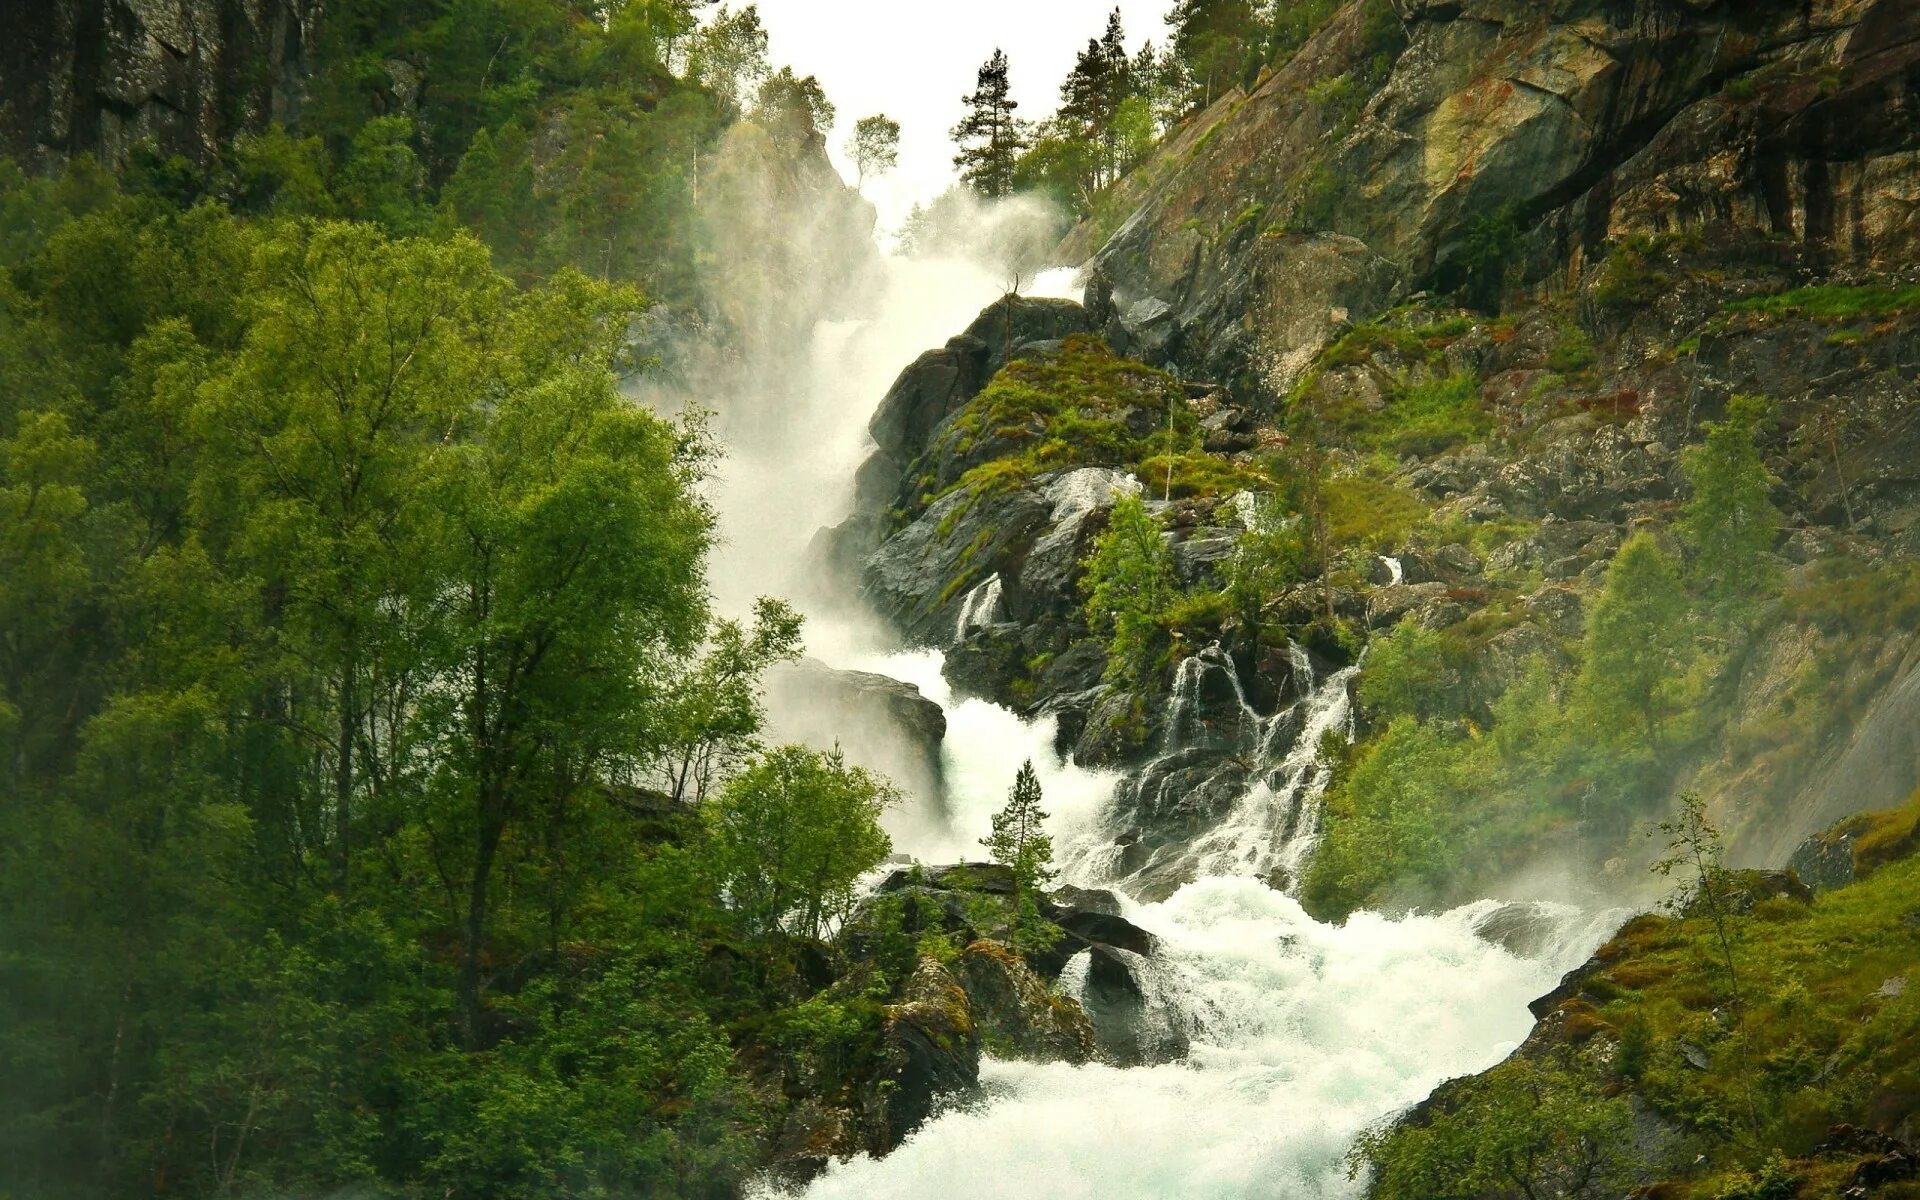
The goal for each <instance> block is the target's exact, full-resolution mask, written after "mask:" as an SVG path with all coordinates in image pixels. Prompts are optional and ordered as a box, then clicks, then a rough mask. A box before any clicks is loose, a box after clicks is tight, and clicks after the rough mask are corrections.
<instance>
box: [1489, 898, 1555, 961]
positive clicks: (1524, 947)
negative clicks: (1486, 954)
mask: <svg viewBox="0 0 1920 1200" xmlns="http://www.w3.org/2000/svg"><path fill="white" fill-rule="evenodd" d="M1560 928H1561V918H1560V915H1559V912H1558V910H1556V909H1555V908H1554V907H1553V906H1552V905H1548V904H1541V903H1539V902H1537V901H1527V900H1523V901H1514V902H1511V903H1507V904H1502V905H1500V906H1499V907H1497V908H1494V909H1491V910H1489V911H1488V912H1487V914H1486V915H1485V916H1483V917H1481V918H1480V919H1479V920H1478V921H1476V922H1474V926H1473V932H1474V933H1475V934H1477V935H1479V936H1480V937H1482V938H1484V939H1486V940H1487V941H1489V942H1492V943H1493V944H1494V945H1496V946H1499V947H1500V948H1501V949H1503V950H1506V951H1507V952H1508V953H1510V954H1513V955H1515V956H1516V957H1519V958H1537V957H1539V956H1540V955H1542V954H1544V953H1546V952H1547V951H1549V950H1551V949H1553V948H1554V946H1555V944H1556V942H1557V941H1558V939H1559V936H1560Z"/></svg>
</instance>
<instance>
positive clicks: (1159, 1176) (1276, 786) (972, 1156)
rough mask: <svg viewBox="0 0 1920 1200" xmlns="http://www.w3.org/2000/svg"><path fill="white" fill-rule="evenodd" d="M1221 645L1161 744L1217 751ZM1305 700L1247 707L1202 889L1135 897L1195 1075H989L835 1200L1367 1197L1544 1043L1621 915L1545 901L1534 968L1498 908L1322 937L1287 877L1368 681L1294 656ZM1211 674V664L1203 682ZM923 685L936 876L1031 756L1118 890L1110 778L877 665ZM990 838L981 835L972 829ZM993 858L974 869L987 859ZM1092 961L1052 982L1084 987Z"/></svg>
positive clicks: (1088, 861) (1064, 1071)
mask: <svg viewBox="0 0 1920 1200" xmlns="http://www.w3.org/2000/svg"><path fill="white" fill-rule="evenodd" d="M1209 653H1212V654H1214V655H1216V656H1217V657H1216V658H1215V660H1214V665H1217V663H1218V661H1219V660H1220V659H1224V658H1225V656H1224V655H1219V654H1218V651H1217V648H1214V647H1210V648H1209V650H1208V651H1203V652H1202V654H1200V655H1195V656H1192V658H1190V659H1189V660H1187V662H1186V663H1183V664H1182V665H1181V667H1180V668H1179V670H1178V672H1177V675H1176V687H1175V688H1174V692H1173V695H1172V697H1171V699H1170V701H1169V705H1170V707H1169V711H1168V714H1167V721H1166V727H1167V728H1168V729H1170V730H1172V731H1175V732H1174V733H1173V735H1172V737H1171V738H1170V744H1171V743H1173V742H1177V741H1178V740H1180V739H1182V738H1199V737H1206V736H1217V735H1218V731H1217V730H1216V729H1209V728H1208V727H1206V726H1205V725H1203V724H1202V723H1201V722H1200V721H1199V720H1198V714H1199V711H1200V705H1201V696H1200V694H1199V689H1200V686H1201V683H1202V678H1201V675H1202V671H1203V669H1204V668H1206V667H1207V666H1208V663H1207V661H1206V660H1207V656H1208V655H1209ZM1289 660H1290V663H1291V666H1292V672H1293V675H1294V684H1293V689H1294V690H1293V694H1294V695H1295V697H1296V699H1295V700H1294V701H1293V702H1292V703H1291V704H1289V705H1286V706H1284V707H1283V708H1282V709H1281V710H1280V711H1279V712H1277V713H1275V714H1274V715H1272V716H1270V717H1264V718H1263V717H1261V716H1260V715H1259V714H1258V713H1256V712H1255V711H1254V710H1253V708H1252V706H1251V705H1249V704H1247V701H1246V697H1245V694H1244V692H1241V691H1238V690H1237V689H1238V681H1237V678H1236V680H1235V688H1236V692H1235V696H1236V699H1237V701H1238V703H1239V705H1240V706H1241V707H1242V709H1243V710H1244V712H1243V714H1242V718H1241V719H1242V720H1243V721H1244V722H1245V723H1246V728H1245V729H1243V730H1240V731H1238V732H1236V733H1235V734H1234V736H1236V737H1248V738H1251V739H1252V740H1253V741H1254V745H1255V746H1256V750H1255V754H1256V756H1257V757H1259V758H1260V759H1261V760H1262V761H1261V763H1260V764H1258V767H1259V769H1258V770H1256V772H1255V778H1254V782H1253V784H1252V786H1251V787H1249V788H1248V789H1247V790H1246V791H1245V792H1244V794H1243V795H1242V796H1241V797H1240V799H1239V800H1238V802H1237V803H1236V804H1235V805H1234V806H1233V807H1232V808H1231V809H1230V810H1229V812H1228V813H1227V815H1226V816H1225V818H1224V819H1222V820H1220V821H1219V822H1217V824H1216V825H1215V826H1214V827H1213V828H1212V830H1211V831H1210V832H1208V833H1206V834H1204V835H1203V836H1201V837H1200V838H1199V839H1197V840H1196V841H1195V843H1194V844H1193V846H1192V848H1191V851H1190V853H1191V856H1192V860H1193V865H1194V871H1195V875H1196V877H1195V878H1194V879H1193V881H1192V882H1190V883H1187V884H1186V885H1185V886H1183V887H1180V888H1179V889H1178V890H1177V891H1175V892H1174V893H1173V894H1172V895H1171V896H1169V897H1168V898H1167V899H1166V900H1164V901H1161V902H1159V903H1139V902H1137V901H1134V900H1132V899H1131V898H1129V897H1127V896H1126V895H1125V894H1124V893H1123V894H1122V896H1121V902H1122V905H1123V909H1124V915H1125V916H1126V917H1127V918H1128V919H1129V920H1131V921H1133V922H1134V923H1135V924H1137V925H1139V926H1141V927H1142V928H1144V929H1146V930H1148V931H1149V932H1151V933H1153V934H1154V935H1155V936H1156V938H1157V939H1158V941H1159V947H1160V949H1159V951H1158V953H1157V955H1156V956H1155V958H1154V959H1153V960H1151V961H1150V962H1149V961H1141V962H1137V963H1134V964H1133V965H1134V966H1135V967H1136V974H1137V977H1138V978H1139V979H1140V981H1141V983H1142V985H1143V991H1144V992H1145V993H1146V1002H1147V1014H1146V1019H1147V1020H1148V1021H1149V1022H1159V1023H1162V1024H1165V1025H1167V1026H1169V1027H1177V1028H1178V1030H1179V1031H1180V1033H1181V1035H1182V1040H1183V1042H1184V1043H1185V1044H1186V1045H1187V1046H1188V1047H1189V1050H1188V1052H1187V1054H1186V1055H1185V1057H1184V1058H1182V1059H1180V1060H1179V1061H1174V1062H1166V1063H1161V1064H1159V1065H1154V1066H1142V1067H1132V1068H1126V1069H1122V1068H1117V1067H1111V1066H1105V1065H1099V1064H1094V1065H1088V1066H1080V1067H1075V1066H1069V1065H1065V1064H1060V1063H1027V1062H1012V1061H1002V1060H994V1059H988V1060H987V1061H985V1062H984V1063H983V1064H982V1068H981V1081H982V1085H983V1094H982V1095H981V1096H980V1097H978V1098H976V1099H974V1100H972V1101H970V1102H966V1103H961V1104H957V1105H955V1106H954V1107H953V1108H951V1109H949V1110H948V1111H947V1112H945V1113H944V1114H942V1115H940V1116H938V1117H936V1118H935V1119H934V1120H932V1121H931V1122H929V1123H928V1124H927V1125H926V1126H925V1127H923V1128H922V1129H921V1130H919V1131H918V1132H917V1133H916V1134H914V1135H913V1136H912V1137H910V1138H909V1139H908V1140H907V1142H906V1143H905V1144H904V1145H902V1146H901V1147H900V1148H899V1149H897V1150H896V1151H894V1153H892V1154H891V1155H889V1156H887V1157H886V1158H884V1159H878V1160H875V1159H870V1158H857V1159H854V1160H851V1161H849V1162H846V1163H840V1164H836V1165H834V1166H833V1167H831V1168H829V1170H828V1171H827V1172H826V1173H825V1174H824V1175H823V1176H821V1177H820V1178H819V1179H817V1180H815V1181H814V1183H813V1184H812V1185H811V1186H810V1187H809V1188H807V1189H806V1191H805V1192H804V1195H805V1196H807V1197H812V1198H817V1200H839V1198H855V1197H857V1198H860V1200H892V1198H898V1200H913V1198H917V1197H928V1198H931V1197H941V1196H977V1197H1028V1196H1045V1197H1048V1198H1049V1200H1081V1198H1084V1200H1164V1198H1166V1197H1204V1198H1236V1200H1239V1198H1245V1200H1253V1198H1255V1197H1261V1198H1284V1200H1295V1198H1322V1197H1327V1198H1331V1197H1352V1196H1358V1195H1360V1194H1361V1193H1362V1192H1363V1190H1364V1184H1363V1181H1359V1180H1356V1179H1354V1178H1352V1177H1351V1173H1350V1171H1349V1169H1348V1164H1347V1153H1348V1150H1349V1148H1350V1147H1351V1146H1352V1144H1353V1142H1354V1139H1355V1138H1356V1137H1357V1136H1358V1135H1359V1133H1360V1132H1361V1131H1362V1130H1364V1129H1365V1128H1367V1127H1368V1126H1369V1125H1371V1124H1373V1123H1375V1122H1377V1121H1380V1120H1382V1119H1385V1118H1387V1117H1389V1116H1390V1115H1392V1114H1393V1113H1395V1112H1397V1111H1399V1110H1401V1109H1403V1108H1405V1107H1406V1106H1408V1105H1410V1104H1412V1103H1414V1102H1416V1101H1418V1100H1419V1099H1421V1098H1422V1097H1424V1096H1425V1095H1426V1094H1427V1093H1428V1092H1429V1091H1431V1090H1432V1089H1433V1087H1434V1086H1436V1085H1437V1084H1439V1083H1440V1082H1442V1081H1444V1080H1446V1079H1449V1078H1452V1077H1454V1076H1457V1075H1461V1074H1465V1073H1469V1072H1472V1071H1477V1070H1481V1069H1484V1068H1485V1067H1487V1066H1489V1065H1491V1064H1492V1063H1494V1062H1496V1061H1498V1060H1499V1059H1500V1058H1502V1057H1504V1056H1505V1055H1506V1054H1507V1053H1509V1052H1510V1051H1511V1050H1512V1049H1513V1048H1514V1047H1515V1046H1516V1045H1517V1044H1518V1042H1519V1041H1520V1039H1521V1038H1523V1037H1524V1036H1525V1035H1526V1033H1527V1031H1528V1030H1529V1028H1530V1027H1531V1023H1532V1018H1531V1016H1530V1015H1529V1014H1528V1012H1527V1009H1526V1004H1527V1002H1528V1001H1529V1000H1531V999H1533V998H1534V997H1535V996H1538V995H1540V994H1542V993H1543V992H1545V991H1546V990H1547V989H1549V988H1550V987H1551V986H1552V985H1553V984H1554V982H1556V981H1557V980H1558V979H1559V977H1560V976H1561V975H1562V974H1564V973H1565V972H1566V971H1567V970H1568V969H1570V968H1571V967H1572V966H1574V965H1576V964H1577V963H1579V962H1580V961H1581V960H1582V959H1584V957H1585V956H1586V955H1587V953H1588V952H1589V951H1590V950H1591V948H1592V946H1594V945H1595V944H1597V943H1598V942H1599V940H1600V939H1601V938H1602V937H1603V936H1604V934H1605V932H1606V931H1607V930H1608V929H1610V928H1611V927H1612V925H1613V923H1614V921H1615V918H1616V914H1612V913H1592V912H1586V911H1583V910H1580V909H1577V908H1574V907H1571V906H1565V905H1535V906H1534V907H1533V910H1532V912H1533V917H1534V920H1535V921H1536V922H1537V923H1538V924H1539V925H1541V926H1543V927H1544V931H1545V936H1544V937H1541V938H1538V939H1537V942H1538V944H1540V945H1544V946H1546V947H1548V949H1546V950H1544V951H1542V952H1540V953H1538V954H1537V955H1533V956H1527V955H1523V954H1518V953H1515V952H1513V951H1510V950H1508V949H1505V948H1503V947H1501V946H1499V945H1496V944H1494V943H1493V942H1492V941H1490V940H1488V939H1486V938H1484V937H1482V936H1480V934H1479V933H1478V932H1477V930H1478V927H1479V926H1480V924H1481V923H1482V922H1484V921H1485V920H1486V919H1487V918H1488V917H1489V916H1490V915H1491V914H1492V913H1493V912H1495V911H1497V910H1499V909H1501V907H1502V906H1501V905H1500V904H1499V903H1498V902H1495V901H1491V900H1487V901H1481V902H1479V903H1477V904H1472V905H1467V906H1465V907H1462V908H1458V909H1455V910H1453V911H1451V912H1447V913H1441V914H1413V915H1409V916H1405V917H1401V918H1397V919H1395V918H1389V917H1385V916H1381V915H1378V914H1374V913H1367V912H1362V913H1356V914H1354V915H1353V916H1352V917H1351V918H1349V919H1348V921H1347V922H1346V923H1345V924H1343V925H1339V926H1333V925H1325V924H1321V923H1319V922H1317V921H1315V920H1314V919H1313V918H1311V917H1310V916H1308V915H1307V913H1306V912H1305V911H1304V910H1303V909H1302V908H1301V906H1300V904H1299V902H1298V901H1297V900H1295V899H1294V898H1293V897H1292V896H1290V895H1288V894H1287V893H1286V891H1283V890H1279V889H1276V888H1275V887H1273V886H1270V884H1269V882H1268V881H1269V880H1272V879H1275V878H1283V879H1286V880H1289V881H1290V880H1294V879H1297V878H1298V873H1299V869H1300V867H1301V866H1302V865H1303V864H1304V863H1305V861H1306V859H1307V857H1308V856H1309V855H1310V854H1311V851H1312V847H1313V845H1314V843H1315V841H1316V840H1317V838H1318V836H1319V817H1318V809H1319V805H1318V803H1317V801H1318V799H1319V796H1320V793H1321V791H1322V790H1324V788H1325V786H1326V782H1327V769H1326V766H1325V764H1324V763H1322V762H1321V761H1320V758H1319V752H1318V751H1319V746H1320V742H1321V738H1322V737H1323V736H1324V735H1325V734H1326V732H1327V731H1329V730H1340V731H1342V732H1348V733H1350V720H1351V715H1350V702H1349V700H1348V694H1349V686H1350V684H1351V681H1352V678H1353V675H1354V673H1355V671H1356V670H1357V668H1356V667H1347V668H1344V669H1342V670H1338V671H1334V672H1330V673H1328V674H1326V675H1325V677H1324V678H1322V677H1320V676H1318V675H1317V673H1316V672H1315V671H1314V668H1313V664H1312V661H1311V660H1310V659H1309V658H1308V656H1307V654H1306V652H1305V651H1304V650H1302V649H1301V648H1299V647H1298V646H1293V647H1290V650H1289ZM1189 663H1192V664H1194V665H1192V666H1189V665H1188V664H1189ZM865 665H867V666H869V667H872V668H873V669H879V670H886V671H889V672H891V673H893V674H895V675H897V676H899V677H902V678H908V679H911V680H913V681H914V682H916V683H918V684H919V685H920V686H921V687H922V688H923V690H926V691H927V692H928V694H930V695H932V696H934V697H935V698H936V699H938V700H940V701H941V702H942V703H943V704H947V705H948V706H949V707H948V720H949V734H948V739H947V747H946V751H945V756H946V764H945V765H946V769H947V771H948V774H949V779H950V781H951V783H952V785H953V787H954V790H955V794H956V796H957V798H958V802H957V803H956V805H955V824H956V826H959V827H960V828H959V829H957V830H956V838H955V844H952V845H947V846H941V847H925V848H922V847H908V849H910V850H913V851H915V852H916V853H919V854H921V855H922V857H927V858H929V860H934V859H939V858H942V857H945V858H949V859H950V858H951V857H953V856H954V855H953V852H954V851H955V850H959V851H961V853H963V854H964V853H966V846H967V839H965V838H964V836H963V834H964V832H966V831H967V830H968V829H969V828H970V826H971V825H977V826H978V827H979V829H980V830H984V829H985V827H986V817H987V815H988V814H990V813H991V812H992V811H993V809H994V808H995V807H997V805H998V804H999V802H1000V800H1001V798H1002V797H1004V795H1005V789H1006V787H1007V784H1008V781H1010V779H1011V778H1012V774H1013V770H1014V768H1015V767H1016V766H1017V765H1018V762H1019V759H1020V758H1021V757H1023V756H1032V757H1034V758H1035V760H1036V766H1037V767H1038V768H1039V770H1040V773H1041V778H1042V784H1043V787H1044V788H1045V789H1046V791H1047V794H1048V802H1049V807H1050V808H1051V809H1052V810H1053V814H1054V820H1053V827H1054V833H1055V838H1056V843H1057V845H1059V846H1060V847H1061V848H1062V849H1063V854H1062V858H1063V860H1064V861H1066V862H1067V863H1068V864H1069V866H1068V871H1067V875H1068V879H1069V881H1070V882H1073V883H1076V884H1080V885H1082V886H1100V885H1111V884H1112V883H1113V882H1114V879H1113V875H1112V871H1113V861H1114V860H1113V858H1112V856H1111V855H1110V854H1105V853H1103V850H1102V848H1103V847H1104V846H1105V845H1106V844H1107V843H1108V840H1109V838H1110V821H1111V818H1112V807H1111V806H1112V792H1113V784H1114V783H1115V779H1114V777H1112V776H1105V775H1101V774H1099V773H1096V772H1089V771H1085V770H1081V769H1079V768H1076V767H1073V766H1072V765H1071V764H1066V763H1062V762H1061V761H1060V760H1059V759H1058V758H1057V757H1055V756H1054V755H1053V754H1052V752H1051V744H1052V732H1053V731H1052V728H1051V724H1050V722H1048V721H1046V720H1044V719H1043V720H1042V721H1039V722H1035V723H1032V724H1026V723H1022V722H1021V721H1020V720H1019V719H1018V718H1017V717H1015V716H1014V715H1013V714H1012V713H1010V712H1007V711H1006V710H1004V709H1000V708H997V707H996V706H994V705H991V704H987V703H985V702H983V701H979V700H965V701H961V702H959V703H953V697H952V696H951V695H950V693H949V692H948V691H947V689H946V687H945V685H944V683H942V682H941V681H940V679H939V675H938V671H939V665H940V656H939V655H938V654H937V653H932V652H926V653H921V654H915V655H905V656H902V655H896V656H892V657H890V658H888V659H885V660H881V661H878V662H869V663H867V664H865ZM975 836H977V833H976V834H975ZM971 856H972V857H977V856H978V852H977V851H975V852H973V854H972V855H971ZM1086 978H1087V960H1086V958H1085V955H1084V953H1083V954H1082V955H1081V956H1078V957H1076V959H1075V960H1071V961H1069V963H1068V965H1067V967H1066V969H1065V970H1064V971H1063V972H1062V974H1061V977H1060V979H1059V981H1058V983H1057V984H1056V986H1057V987H1058V988H1059V989H1060V990H1061V991H1062V993H1063V994H1066V995H1078V994H1079V992H1080V990H1081V989H1083V988H1084V987H1085V986H1086Z"/></svg>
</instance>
